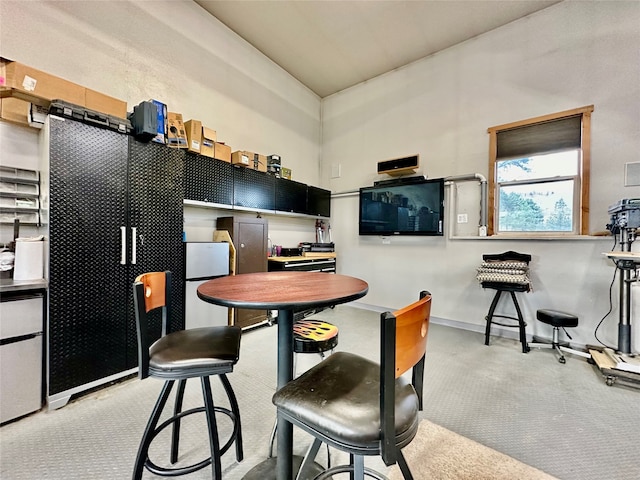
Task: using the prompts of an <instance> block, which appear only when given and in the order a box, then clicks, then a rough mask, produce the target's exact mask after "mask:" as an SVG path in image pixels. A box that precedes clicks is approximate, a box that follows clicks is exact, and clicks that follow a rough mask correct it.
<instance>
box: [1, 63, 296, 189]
mask: <svg viewBox="0 0 640 480" xmlns="http://www.w3.org/2000/svg"><path fill="white" fill-rule="evenodd" d="M54 100H61V101H63V102H66V103H69V104H72V105H73V106H77V107H80V108H86V109H88V110H93V111H95V112H100V113H103V114H106V115H110V116H113V117H117V118H121V119H126V118H127V103H126V102H124V101H122V100H118V99H117V98H114V97H110V96H108V95H105V94H103V93H100V92H97V91H95V90H91V89H89V88H86V87H83V86H81V85H78V84H75V83H73V82H70V81H68V80H65V79H63V78H60V77H56V76H54V75H51V74H48V73H45V72H43V71H40V70H37V69H35V68H32V67H29V66H27V65H24V64H22V63H19V62H14V61H12V60H7V59H4V58H0V118H1V119H3V120H6V121H10V122H13V123H18V124H21V125H29V126H33V127H38V128H39V127H41V126H42V124H43V123H44V118H45V117H46V115H47V113H48V112H49V107H50V105H51V103H52V102H53V101H54ZM150 102H151V103H153V104H154V105H155V107H156V110H157V122H154V124H157V133H155V136H153V135H154V133H153V132H154V130H153V127H151V128H150V130H149V131H147V134H148V135H149V136H148V137H147V140H148V139H149V138H151V140H152V141H154V142H158V143H162V144H166V145H168V146H169V147H174V148H185V149H187V150H188V151H190V152H194V153H199V154H201V155H203V156H205V157H210V158H215V159H217V160H222V161H224V162H230V163H233V164H235V165H242V166H245V167H248V168H252V169H255V170H258V171H261V172H267V171H269V173H272V174H274V175H276V176H280V177H283V178H289V179H290V178H291V170H289V169H287V168H281V167H280V156H279V155H269V156H268V157H267V156H265V155H262V154H259V153H255V152H250V151H246V150H238V151H235V152H233V153H231V147H230V146H228V145H225V144H224V143H223V142H218V141H217V138H216V131H215V130H213V129H211V128H208V127H206V126H203V125H202V122H201V121H200V120H193V119H192V120H188V121H186V122H183V120H182V115H181V114H180V113H175V112H169V111H167V106H166V105H165V104H164V103H162V102H160V101H158V100H150ZM54 105H55V102H54ZM149 108H151V109H152V111H154V110H153V107H149Z"/></svg>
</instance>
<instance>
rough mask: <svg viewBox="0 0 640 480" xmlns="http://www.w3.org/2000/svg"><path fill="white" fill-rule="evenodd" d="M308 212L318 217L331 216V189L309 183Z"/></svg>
mask: <svg viewBox="0 0 640 480" xmlns="http://www.w3.org/2000/svg"><path fill="white" fill-rule="evenodd" d="M307 213H308V214H309V215H316V216H318V217H330V216H331V191H329V190H325V189H324V188H319V187H314V186H312V185H309V188H308V189H307Z"/></svg>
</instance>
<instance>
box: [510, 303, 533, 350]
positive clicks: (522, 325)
mask: <svg viewBox="0 0 640 480" xmlns="http://www.w3.org/2000/svg"><path fill="white" fill-rule="evenodd" d="M511 299H512V300H513V304H514V305H515V307H516V312H517V313H518V328H519V330H520V343H521V344H522V353H528V352H529V346H528V345H527V333H526V330H525V329H526V326H527V324H526V323H524V317H523V316H522V312H521V311H520V305H519V304H518V298H517V297H516V293H515V292H511Z"/></svg>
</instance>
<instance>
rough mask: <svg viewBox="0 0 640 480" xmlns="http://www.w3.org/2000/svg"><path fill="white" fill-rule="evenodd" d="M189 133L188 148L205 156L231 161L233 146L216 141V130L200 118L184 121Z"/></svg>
mask: <svg viewBox="0 0 640 480" xmlns="http://www.w3.org/2000/svg"><path fill="white" fill-rule="evenodd" d="M184 126H185V130H186V133H187V149H188V150H189V151H190V152H194V153H199V154H200V155H203V156H205V157H209V158H215V159H217V160H222V161H223V162H231V147H230V146H228V145H225V144H224V143H222V142H217V141H216V131H215V130H213V129H211V128H208V127H204V126H203V125H202V122H201V121H200V120H188V121H186V122H185V123H184Z"/></svg>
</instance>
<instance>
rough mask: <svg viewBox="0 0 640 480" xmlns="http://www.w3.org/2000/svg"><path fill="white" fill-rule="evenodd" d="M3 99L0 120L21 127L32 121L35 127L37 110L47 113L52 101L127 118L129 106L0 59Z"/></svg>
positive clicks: (24, 66)
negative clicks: (45, 110) (40, 109)
mask: <svg viewBox="0 0 640 480" xmlns="http://www.w3.org/2000/svg"><path fill="white" fill-rule="evenodd" d="M0 98H1V105H0V118H3V119H4V120H7V121H11V122H14V123H19V124H22V125H29V122H30V120H31V123H32V124H33V123H34V122H33V116H34V112H37V111H38V109H37V108H36V107H42V108H44V109H48V107H49V104H50V103H51V101H52V100H63V101H65V102H68V103H71V104H74V105H78V106H81V107H86V108H87V109H90V110H95V111H97V112H101V113H104V114H107V115H112V116H114V117H118V118H127V103H126V102H124V101H122V100H118V99H117V98H114V97H110V96H108V95H105V94H103V93H100V92H97V91H95V90H91V89H89V88H86V87H83V86H81V85H78V84H75V83H73V82H69V81H68V80H64V79H62V78H60V77H56V76H54V75H51V74H48V73H45V72H43V71H40V70H37V69H35V68H32V67H29V66H27V65H23V64H22V63H19V62H14V61H11V60H7V59H4V58H0ZM32 126H33V125H32Z"/></svg>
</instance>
